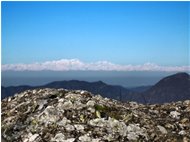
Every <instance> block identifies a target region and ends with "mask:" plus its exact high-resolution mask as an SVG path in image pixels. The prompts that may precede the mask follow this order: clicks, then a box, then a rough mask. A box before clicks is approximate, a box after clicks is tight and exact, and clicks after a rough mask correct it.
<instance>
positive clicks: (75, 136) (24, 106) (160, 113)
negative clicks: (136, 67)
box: [1, 88, 190, 142]
mask: <svg viewBox="0 0 190 142" xmlns="http://www.w3.org/2000/svg"><path fill="white" fill-rule="evenodd" d="M1 106H2V108H1V109H2V110H1V111H2V113H1V130H2V131H1V133H2V140H4V141H7V142H9V141H10V142H127V141H151V142H152V141H158V142H160V141H164V142H165V141H166V142H189V141H190V100H186V101H180V102H175V103H167V104H163V105H143V104H138V103H135V102H127V103H122V102H119V101H116V100H112V99H108V98H103V97H101V96H100V95H93V94H91V93H90V92H87V91H82V90H65V89H48V88H46V89H35V90H28V91H25V92H22V93H20V94H16V95H14V96H12V97H8V98H5V99H3V100H2V102H1Z"/></svg>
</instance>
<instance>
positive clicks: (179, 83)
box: [143, 73, 190, 104]
mask: <svg viewBox="0 0 190 142" xmlns="http://www.w3.org/2000/svg"><path fill="white" fill-rule="evenodd" d="M143 95H144V97H145V100H146V103H151V104H153V103H165V102H173V101H174V102H175V101H179V100H181V101H182V100H186V99H190V76H189V75H188V74H187V73H177V74H174V75H171V76H168V77H165V78H163V79H162V80H160V81H159V82H158V83H156V84H155V85H154V86H152V87H151V88H150V89H148V90H147V91H145V92H144V93H143Z"/></svg>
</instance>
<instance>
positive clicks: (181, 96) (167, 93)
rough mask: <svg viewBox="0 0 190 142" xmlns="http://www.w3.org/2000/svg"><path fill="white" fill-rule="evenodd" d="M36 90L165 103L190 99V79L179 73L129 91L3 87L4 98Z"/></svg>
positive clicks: (79, 85)
mask: <svg viewBox="0 0 190 142" xmlns="http://www.w3.org/2000/svg"><path fill="white" fill-rule="evenodd" d="M34 88H65V89H70V90H71V89H72V90H76V89H78V90H87V91H90V92H92V93H93V94H101V95H102V96H103V97H108V98H112V99H117V100H121V101H136V102H139V103H151V104H154V103H165V102H172V101H180V100H185V99H190V77H189V75H188V74H187V73H178V74H174V75H171V76H168V77H165V78H163V79H162V80H160V81H159V82H158V83H157V84H155V85H154V86H146V87H144V86H143V87H137V88H132V89H127V88H124V87H122V86H117V85H108V84H106V83H104V82H102V81H97V82H86V81H78V80H71V81H55V82H52V83H48V84H46V85H43V86H34V87H32V86H16V87H13V86H12V87H3V86H2V88H1V90H2V98H5V97H7V96H12V95H14V94H15V93H20V92H22V91H25V90H28V89H34ZM143 91H144V92H143Z"/></svg>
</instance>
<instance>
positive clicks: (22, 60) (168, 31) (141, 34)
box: [1, 2, 190, 71]
mask: <svg viewBox="0 0 190 142" xmlns="http://www.w3.org/2000/svg"><path fill="white" fill-rule="evenodd" d="M1 6H2V70H3V71H7V70H16V71H23V70H32V71H33V70H54V71H62V70H116V71H141V70H142V71H149V70H151V71H186V70H190V67H189V62H190V57H189V54H190V51H189V31H190V30H189V18H190V17H189V12H190V9H189V6H190V4H189V2H2V5H1Z"/></svg>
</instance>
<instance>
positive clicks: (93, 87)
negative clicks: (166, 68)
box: [1, 80, 138, 101]
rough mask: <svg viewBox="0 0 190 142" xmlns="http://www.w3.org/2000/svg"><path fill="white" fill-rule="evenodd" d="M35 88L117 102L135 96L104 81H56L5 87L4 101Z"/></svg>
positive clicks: (3, 88) (3, 90)
mask: <svg viewBox="0 0 190 142" xmlns="http://www.w3.org/2000/svg"><path fill="white" fill-rule="evenodd" d="M34 88H56V89H58V88H64V89H70V90H71V89H72V90H87V91H90V92H92V93H93V94H101V95H102V96H104V97H108V98H112V99H117V100H123V101H124V100H126V99H127V100H130V98H132V97H131V95H132V94H133V92H132V91H129V90H128V89H126V88H124V87H121V86H116V85H108V84H105V83H104V82H102V81H97V82H86V81H78V80H71V81H55V82H52V83H48V84H46V85H43V86H35V87H32V86H15V87H13V86H11V87H3V86H2V88H1V90H2V99H3V98H5V97H8V96H12V95H14V94H15V93H20V92H22V91H25V90H28V89H34ZM137 100H138V99H137Z"/></svg>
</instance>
